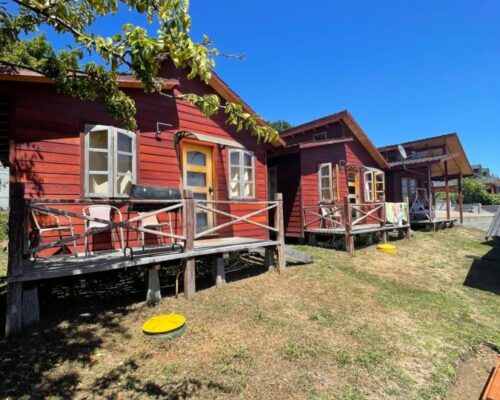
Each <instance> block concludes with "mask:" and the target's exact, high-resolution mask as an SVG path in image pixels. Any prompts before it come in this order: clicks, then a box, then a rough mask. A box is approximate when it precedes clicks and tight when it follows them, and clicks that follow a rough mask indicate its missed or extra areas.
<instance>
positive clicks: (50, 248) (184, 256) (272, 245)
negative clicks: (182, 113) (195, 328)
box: [5, 184, 285, 336]
mask: <svg viewBox="0 0 500 400" xmlns="http://www.w3.org/2000/svg"><path fill="white" fill-rule="evenodd" d="M89 210H90V212H89ZM103 210H104V211H105V212H103ZM271 210H272V211H273V215H274V221H273V223H270V222H269V221H268V213H269V211H271ZM207 220H208V221H211V223H210V224H204V225H201V226H200V224H199V223H198V224H197V221H207ZM283 232H284V229H283V207H282V196H281V194H279V193H278V194H276V196H275V200H274V201H241V200H229V201H217V200H214V201H207V200H197V199H195V198H193V193H192V191H191V190H185V191H184V193H183V195H182V198H179V199H165V200H140V199H128V198H127V199H109V200H99V199H78V200H68V199H25V198H24V187H23V185H22V184H13V185H11V196H10V219H9V262H8V269H7V283H8V288H7V312H6V328H5V334H6V336H8V335H10V334H13V333H15V332H17V331H19V330H21V329H22V327H23V326H26V325H28V324H30V323H32V322H35V321H38V320H39V310H38V292H37V285H36V284H37V281H41V280H45V279H52V278H60V277H65V276H76V275H83V274H90V273H95V272H105V271H112V270H117V269H125V268H132V267H141V266H142V267H144V268H145V271H146V273H147V276H148V278H147V280H148V290H147V298H146V301H147V302H152V303H154V302H157V301H159V299H161V294H160V286H159V277H158V270H159V268H160V265H161V264H163V263H169V262H176V261H177V262H182V275H183V281H184V295H185V297H187V298H191V297H192V295H193V294H194V293H195V292H196V284H195V275H196V271H195V260H196V259H197V258H200V257H211V258H212V259H213V272H214V277H217V280H216V281H217V282H219V281H224V260H225V259H226V258H227V257H228V255H229V253H233V252H247V251H248V250H251V249H257V248H263V249H265V262H266V266H267V267H272V266H275V267H277V269H278V271H279V272H282V271H283V270H284V269H285V258H284V234H283ZM103 235H105V239H102V237H103ZM106 235H107V236H106ZM98 237H101V240H100V241H99V240H98V239H96V238H98ZM104 247H106V248H104Z"/></svg>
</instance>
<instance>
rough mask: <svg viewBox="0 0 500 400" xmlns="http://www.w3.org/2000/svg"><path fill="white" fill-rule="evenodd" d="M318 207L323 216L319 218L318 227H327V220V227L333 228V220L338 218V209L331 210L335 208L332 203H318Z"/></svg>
mask: <svg viewBox="0 0 500 400" xmlns="http://www.w3.org/2000/svg"><path fill="white" fill-rule="evenodd" d="M319 208H320V211H321V215H322V216H323V218H321V222H320V228H325V229H328V226H326V222H327V221H328V222H329V223H330V227H329V228H330V229H334V228H335V222H334V221H335V220H338V219H340V211H339V210H336V211H335V212H333V210H334V209H335V206H333V205H324V204H323V205H320V206H319Z"/></svg>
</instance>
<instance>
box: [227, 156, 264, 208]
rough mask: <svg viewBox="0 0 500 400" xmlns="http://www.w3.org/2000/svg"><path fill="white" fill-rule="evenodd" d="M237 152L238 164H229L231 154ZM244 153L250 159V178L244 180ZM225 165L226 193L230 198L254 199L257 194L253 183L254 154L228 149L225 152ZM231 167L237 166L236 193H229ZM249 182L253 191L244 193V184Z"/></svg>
mask: <svg viewBox="0 0 500 400" xmlns="http://www.w3.org/2000/svg"><path fill="white" fill-rule="evenodd" d="M233 153H237V154H239V163H238V165H235V164H231V154H233ZM245 155H249V156H250V158H251V160H252V167H251V168H252V174H251V175H252V176H251V179H250V180H245V168H249V167H246V166H245V165H244V163H245ZM227 166H228V171H227V172H228V180H227V181H228V195H229V198H230V199H245V200H248V199H255V198H256V196H257V187H256V185H255V154H254V153H253V152H251V151H247V150H241V149H229V150H228V152H227ZM231 167H237V168H239V173H238V175H239V179H238V194H237V195H233V194H232V193H231V183H232V182H231ZM247 184H251V187H252V188H253V193H251V194H250V195H245V185H247Z"/></svg>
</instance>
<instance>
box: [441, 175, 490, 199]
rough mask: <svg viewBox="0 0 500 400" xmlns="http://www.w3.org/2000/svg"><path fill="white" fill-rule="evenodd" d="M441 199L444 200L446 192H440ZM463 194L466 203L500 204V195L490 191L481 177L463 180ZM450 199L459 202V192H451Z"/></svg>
mask: <svg viewBox="0 0 500 400" xmlns="http://www.w3.org/2000/svg"><path fill="white" fill-rule="evenodd" d="M439 195H440V196H439V197H437V198H438V199H439V200H444V198H445V197H444V193H439ZM462 196H463V202H464V203H465V204H474V203H481V204H482V205H485V206H486V205H491V204H500V196H499V195H498V194H497V195H494V194H491V193H489V192H488V191H487V190H486V185H485V183H484V181H483V180H482V179H479V178H473V177H469V178H465V179H463V181H462ZM450 199H451V201H452V202H454V203H456V202H458V194H457V193H451V195H450Z"/></svg>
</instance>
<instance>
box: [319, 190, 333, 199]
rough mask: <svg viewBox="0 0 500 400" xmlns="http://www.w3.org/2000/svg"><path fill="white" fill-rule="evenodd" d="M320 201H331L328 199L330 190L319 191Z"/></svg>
mask: <svg viewBox="0 0 500 400" xmlns="http://www.w3.org/2000/svg"><path fill="white" fill-rule="evenodd" d="M321 200H323V201H330V200H331V198H330V190H328V189H323V190H322V191H321Z"/></svg>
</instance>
